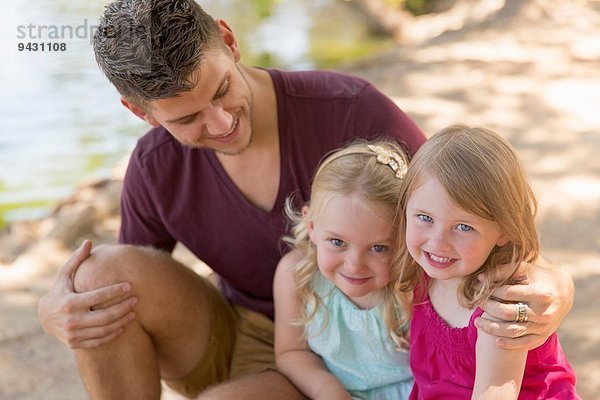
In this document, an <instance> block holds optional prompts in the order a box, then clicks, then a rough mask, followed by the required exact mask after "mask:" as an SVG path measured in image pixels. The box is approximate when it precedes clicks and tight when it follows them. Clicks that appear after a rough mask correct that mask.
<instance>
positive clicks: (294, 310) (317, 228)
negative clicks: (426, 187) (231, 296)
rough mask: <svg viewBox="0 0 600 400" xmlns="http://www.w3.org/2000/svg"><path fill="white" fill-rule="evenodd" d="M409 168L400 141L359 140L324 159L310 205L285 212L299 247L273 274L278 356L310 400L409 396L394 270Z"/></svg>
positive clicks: (292, 240)
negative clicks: (400, 203) (396, 215)
mask: <svg viewBox="0 0 600 400" xmlns="http://www.w3.org/2000/svg"><path fill="white" fill-rule="evenodd" d="M406 166H407V158H406V156H405V153H404V151H403V150H402V149H401V148H400V146H398V144H396V143H395V142H392V141H377V142H370V143H367V142H364V141H360V142H356V143H353V144H351V145H349V146H347V147H345V148H343V149H341V150H339V151H337V152H335V153H333V154H332V155H331V156H329V157H328V158H327V159H325V160H324V161H323V163H322V164H321V166H320V167H319V169H318V170H317V172H316V174H315V177H314V180H313V184H312V191H311V201H310V204H309V205H306V206H304V207H303V208H302V211H301V213H293V212H292V213H289V214H291V218H292V221H293V229H292V237H290V238H288V242H289V243H291V244H292V247H293V249H294V250H293V251H292V252H290V253H288V254H287V255H286V256H285V257H284V258H283V259H282V260H281V262H280V264H279V266H278V268H277V272H276V274H275V283H274V297H275V358H276V364H277V368H278V369H279V370H280V372H282V373H283V374H285V375H286V376H287V377H288V378H289V379H290V380H291V381H292V382H293V383H294V384H295V385H296V386H297V387H298V388H299V389H300V390H301V391H302V392H303V393H304V394H305V395H306V396H308V397H309V398H311V399H332V400H344V399H406V398H407V397H408V394H409V393H410V390H411V388H412V376H411V373H410V369H409V368H408V360H407V351H406V344H407V342H406V336H407V330H406V328H407V327H406V326H405V322H406V319H405V318H403V317H402V315H403V314H402V313H401V309H400V306H401V304H402V301H401V299H400V297H399V293H398V292H395V291H394V283H395V281H396V279H397V276H395V275H394V273H393V271H394V270H396V271H397V269H393V268H392V259H393V254H394V248H395V244H396V243H397V238H396V232H397V227H396V226H395V223H394V213H395V208H396V205H397V203H398V194H399V186H400V182H401V180H402V178H403V176H404V173H405V171H406ZM288 204H290V203H289V202H288Z"/></svg>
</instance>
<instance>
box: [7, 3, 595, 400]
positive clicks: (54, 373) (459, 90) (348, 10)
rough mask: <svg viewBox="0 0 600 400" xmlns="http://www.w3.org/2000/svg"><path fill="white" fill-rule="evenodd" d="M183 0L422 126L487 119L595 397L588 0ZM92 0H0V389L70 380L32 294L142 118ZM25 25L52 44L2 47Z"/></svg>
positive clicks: (40, 290) (110, 198)
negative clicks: (106, 62)
mask: <svg viewBox="0 0 600 400" xmlns="http://www.w3.org/2000/svg"><path fill="white" fill-rule="evenodd" d="M198 2H199V3H200V4H201V5H202V6H203V7H204V8H205V9H206V10H207V11H208V12H209V13H210V14H212V15H213V16H214V17H215V18H223V19H225V20H227V21H228V22H229V24H230V26H231V27H232V29H233V30H234V32H235V33H236V35H237V38H238V40H239V41H240V46H241V49H242V61H243V62H245V63H246V64H253V65H261V66H272V67H277V68H282V69H313V68H328V69H336V70H340V71H345V72H349V73H352V74H355V75H359V76H362V77H365V78H367V79H369V80H370V81H372V82H373V83H374V84H375V85H376V86H377V87H378V88H379V89H380V90H382V91H383V92H384V93H386V94H387V95H389V96H390V97H391V98H392V99H393V100H394V101H396V102H397V104H398V105H399V106H400V107H401V108H402V109H403V110H404V111H405V112H407V113H408V114H409V115H410V116H412V117H413V118H414V119H415V120H416V122H417V123H418V124H419V126H421V128H422V129H423V130H424V131H425V132H426V134H427V135H430V134H433V133H434V132H436V131H437V130H439V129H441V128H443V127H445V126H446V125H448V124H451V123H456V122H462V123H467V124H471V125H482V126H487V127H490V128H492V129H494V130H496V131H498V132H499V133H501V134H503V135H505V136H506V137H507V138H508V139H509V140H510V141H511V143H512V144H513V145H514V146H515V147H516V148H517V149H518V151H519V153H520V155H521V157H522V158H523V160H524V161H525V164H526V167H527V169H528V172H529V174H530V176H531V180H532V184H533V186H534V189H535V190H536V193H537V195H538V199H539V202H540V215H539V227H540V233H541V239H542V246H543V254H544V256H545V257H546V258H547V259H548V260H549V261H551V262H552V263H553V264H555V265H559V266H562V267H564V268H566V269H567V270H569V271H570V272H571V274H572V275H573V279H574V281H575V287H576V293H575V303H574V307H573V309H572V311H571V313H570V314H569V316H568V317H567V318H566V319H565V321H564V322H563V324H562V325H561V328H560V330H559V336H560V338H561V341H562V343H563V346H564V347H565V351H566V352H567V355H568V357H569V359H570V361H571V363H572V365H573V366H574V368H575V370H576V373H577V375H578V390H579V392H580V394H581V396H582V398H584V399H600V395H599V394H598V393H600V330H598V325H599V324H600V313H598V310H599V309H600V296H598V295H597V293H598V288H600V157H598V154H600V112H599V110H600V109H599V106H600V1H592V0H440V1H428V0H409V1H403V0H350V1H347V0H198ZM105 4H106V2H105V1H104V0H92V1H86V2H83V1H82V2H76V1H62V0H30V1H25V0H9V1H8V2H5V3H4V4H3V11H2V13H1V14H0V126H1V127H2V129H1V130H0V400H4V399H6V400H8V399H10V400H15V399H45V400H46V399H57V400H58V399H60V400H75V399H85V398H86V396H85V393H84V391H83V387H82V385H81V383H80V381H79V378H78V375H77V370H76V366H75V363H74V360H73V358H72V355H71V353H70V352H69V351H68V350H66V348H64V347H63V346H62V345H61V344H60V343H59V342H58V341H56V340H55V339H53V338H52V337H50V336H48V335H46V334H45V333H44V332H43V330H42V329H41V327H40V326H39V323H38V320H37V302H38V300H39V298H40V296H42V295H43V294H44V293H46V292H47V291H48V289H49V287H50V285H51V283H52V280H53V278H54V274H55V273H56V269H57V268H58V267H59V266H60V265H61V264H62V263H63V262H64V261H65V260H66V258H67V257H68V256H69V254H70V253H71V251H72V250H73V249H74V248H75V247H76V246H77V245H78V244H80V243H81V241H82V240H83V238H91V239H93V240H94V242H95V243H112V242H115V240H116V233H117V231H118V227H119V212H118V197H119V193H120V183H121V181H120V175H121V174H122V171H123V166H124V165H125V164H126V161H127V155H128V153H129V151H130V150H131V149H132V148H133V146H134V145H135V142H136V140H137V139H138V138H139V137H140V136H141V135H142V134H143V133H144V132H145V131H146V129H147V126H146V125H145V124H144V123H143V122H142V121H140V120H138V119H137V118H136V117H134V116H133V115H132V114H131V113H129V112H128V111H127V110H125V109H124V108H123V107H122V106H121V105H120V103H119V96H118V94H117V93H116V91H115V90H114V89H113V88H112V87H111V85H110V84H109V83H108V81H107V80H106V79H105V78H104V77H103V76H102V74H101V72H100V71H99V69H98V68H97V66H96V64H95V60H94V57H93V52H92V48H91V44H90V39H91V35H92V34H93V30H94V26H95V25H96V23H97V18H98V16H99V15H100V14H101V13H102V10H103V8H104V5H105ZM52 33H53V34H54V37H52V36H49V35H51V34H52ZM56 35H58V37H57V36H56ZM29 42H31V43H33V42H37V43H44V42H46V43H47V42H53V43H65V44H66V49H65V51H60V49H59V50H58V51H54V50H53V51H47V50H45V51H40V50H39V49H38V51H28V50H27V49H25V48H24V49H23V51H19V45H22V46H23V47H25V46H26V44H27V43H29ZM176 256H177V257H180V258H181V259H182V260H183V261H185V262H187V263H188V264H190V265H192V266H197V265H198V264H197V260H194V259H193V258H192V257H191V256H190V255H189V253H187V252H186V251H185V249H182V248H178V249H177V251H176ZM167 397H168V395H165V399H166V398H167Z"/></svg>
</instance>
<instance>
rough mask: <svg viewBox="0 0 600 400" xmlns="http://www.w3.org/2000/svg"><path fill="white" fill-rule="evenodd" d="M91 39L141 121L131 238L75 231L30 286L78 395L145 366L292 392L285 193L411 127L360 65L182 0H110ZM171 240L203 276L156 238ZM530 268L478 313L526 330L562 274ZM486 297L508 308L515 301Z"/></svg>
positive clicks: (532, 337) (191, 386)
mask: <svg viewBox="0 0 600 400" xmlns="http://www.w3.org/2000/svg"><path fill="white" fill-rule="evenodd" d="M94 49H95V52H96V58H97V60H98V63H99V65H100V67H101V69H102V70H103V72H104V73H105V75H106V76H107V77H108V79H109V80H110V81H111V83H112V84H113V85H114V86H115V87H116V88H117V90H118V91H119V92H120V94H121V96H122V103H123V105H124V106H125V107H127V108H128V109H129V110H130V111H131V112H133V113H134V114H136V115H137V116H138V117H140V118H142V119H143V120H145V121H147V122H148V123H149V124H150V125H152V126H153V127H154V128H153V129H152V130H150V131H149V132H148V133H147V134H146V135H145V136H144V137H143V138H142V139H140V141H139V143H138V145H137V147H136V149H135V151H134V153H133V155H132V158H131V160H130V164H129V167H128V170H127V174H126V177H125V182H124V189H123V195H122V219H123V221H122V227H121V233H120V242H121V243H123V244H130V245H136V246H124V245H121V246H109V247H101V248H98V249H96V250H95V251H94V253H93V254H92V255H91V256H90V251H91V244H90V243H89V242H86V243H84V245H83V246H82V247H81V248H80V249H79V250H78V251H77V252H76V253H75V254H74V255H73V257H71V259H70V260H69V261H67V263H66V264H65V265H64V266H63V267H62V268H61V270H60V271H59V273H58V276H57V279H56V282H55V285H54V287H53V288H52V289H51V291H50V292H49V293H48V294H47V295H46V296H45V297H44V298H43V299H42V300H41V301H40V306H39V312H40V319H41V321H42V325H43V326H44V329H45V330H46V331H47V332H49V333H51V334H53V335H54V336H56V337H57V338H58V339H59V340H61V341H62V342H64V343H65V344H67V345H69V346H70V347H71V348H73V349H74V351H75V354H76V357H77V361H78V365H79V368H80V372H81V376H82V379H83V381H84V383H85V386H86V389H87V390H88V392H89V394H90V396H91V397H92V398H94V399H158V398H159V397H160V380H161V379H164V380H165V381H166V382H167V384H169V385H170V386H171V387H173V388H174V389H175V390H177V391H179V392H180V393H182V394H184V395H186V396H188V397H191V398H193V397H196V396H198V395H200V398H219V399H246V398H248V399H271V398H273V399H295V398H303V396H302V395H301V394H300V393H299V392H298V391H297V390H296V389H295V388H294V387H293V385H291V383H290V382H289V381H287V380H286V379H285V378H284V377H283V376H282V375H280V374H279V373H278V372H276V371H275V369H274V363H273V348H272V340H273V322H272V318H273V299H272V287H271V286H272V282H273V273H274V270H275V266H276V264H277V262H278V260H279V258H280V257H281V256H282V255H283V254H284V253H285V252H286V248H285V247H284V246H283V245H282V244H281V241H280V238H281V236H282V235H283V234H284V233H285V232H286V229H287V226H286V221H285V217H284V213H283V205H284V201H285V199H286V197H287V196H289V195H292V194H294V195H295V199H296V201H299V202H305V201H308V200H309V199H308V194H309V192H310V191H309V188H310V183H311V182H310V181H311V177H312V175H313V172H314V170H315V167H316V166H317V164H318V163H319V161H320V159H321V158H322V157H323V156H324V155H325V154H326V153H328V152H329V151H331V150H333V149H335V148H338V147H340V146H341V145H343V144H344V143H346V142H348V141H350V140H352V139H354V138H356V137H363V138H373V137H376V136H392V137H394V138H396V139H397V140H398V141H399V142H401V143H402V144H403V145H404V146H406V148H407V150H408V151H409V152H410V153H414V152H415V151H416V149H417V148H418V147H419V145H420V144H421V143H422V142H423V141H424V136H423V134H422V133H421V131H420V130H419V129H418V128H417V127H416V125H415V124H414V123H413V122H412V121H411V120H410V119H409V118H408V117H407V116H406V115H405V114H404V113H403V112H402V111H400V110H399V109H398V108H397V107H396V106H395V105H394V104H393V103H392V102H391V101H390V100H389V99H388V98H386V97H385V96H383V95H382V94H381V93H380V92H378V91H377V90H376V89H375V88H374V87H373V86H372V85H370V84H369V83H367V82H365V81H363V80H361V79H357V78H353V77H349V76H345V75H341V74H335V73H327V72H294V73H286V72H282V71H278V70H265V69H259V68H253V67H248V66H246V65H243V64H242V63H240V51H239V48H238V45H237V42H236V38H235V35H234V34H233V32H232V31H231V29H230V28H229V26H228V25H227V23H226V22H224V21H221V20H217V21H215V20H214V19H213V18H212V17H210V16H209V15H207V14H205V13H204V11H203V10H202V9H201V8H200V7H199V6H198V5H197V4H196V3H194V2H193V0H179V1H175V0H170V1H169V0H155V1H142V0H117V1H115V2H113V3H111V4H110V5H109V6H108V7H107V9H106V11H105V13H104V16H103V18H102V19H101V23H100V26H99V27H98V30H97V34H96V36H95V38H94ZM349 218H351V216H349ZM176 242H181V243H183V244H184V245H185V246H186V247H188V248H189V249H190V250H191V251H192V252H194V253H195V254H196V255H197V256H198V257H199V258H200V259H202V260H203V261H205V262H206V263H207V264H208V265H209V266H211V267H212V268H213V270H215V272H216V273H217V274H218V275H219V277H220V285H219V289H216V288H215V287H214V286H212V285H211V284H210V283H209V282H208V281H206V280H204V279H203V278H201V277H199V276H198V275H196V274H195V273H194V272H192V271H191V270H189V269H187V268H185V267H184V266H182V265H180V264H179V263H177V262H176V261H174V260H173V259H172V258H171V257H170V256H169V255H168V252H170V251H172V250H173V247H174V246H175V244H176ZM143 246H152V247H153V248H156V249H161V250H164V251H159V250H156V249H153V248H151V247H143ZM537 269H538V270H539V271H540V272H539V274H538V276H536V277H535V282H533V283H531V284H529V285H518V286H517V285H515V286H512V287H505V288H503V289H502V290H500V291H499V292H498V293H496V294H497V295H498V296H499V297H502V298H504V299H508V300H513V299H518V300H520V301H523V302H525V303H527V304H528V306H529V308H528V309H527V310H528V312H529V314H528V317H529V321H530V322H529V323H528V324H525V323H511V322H506V323H499V322H491V321H485V320H482V321H480V322H481V323H482V324H483V329H485V330H486V331H487V332H489V333H491V334H495V335H498V336H501V337H503V338H501V339H499V341H500V340H501V341H503V343H504V345H505V346H508V347H510V346H527V347H533V346H535V345H539V344H541V343H542V342H543V341H544V339H545V337H547V336H548V335H549V334H550V333H551V332H552V331H554V330H555V329H556V327H557V326H558V324H559V323H560V321H561V320H562V318H563V317H564V315H565V314H566V313H567V312H568V310H569V308H570V306H571V301H572V295H573V293H572V292H573V287H572V281H571V279H570V277H568V275H566V273H564V272H563V271H561V270H558V269H553V268H551V267H545V266H539V268H537ZM547 293H553V296H549V295H547ZM486 310H487V311H488V312H489V313H490V314H492V315H494V316H496V317H498V318H501V319H504V320H509V321H510V320H516V317H515V307H514V305H505V304H501V303H497V302H490V303H489V304H488V305H487V306H486ZM357 362H359V361H358V360H357ZM223 382H224V383H223ZM218 383H221V384H220V385H216V384H218ZM209 386H214V387H213V388H210V389H208V390H206V388H208V387H209Z"/></svg>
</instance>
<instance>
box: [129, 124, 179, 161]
mask: <svg viewBox="0 0 600 400" xmlns="http://www.w3.org/2000/svg"><path fill="white" fill-rule="evenodd" d="M174 141H175V139H174V138H173V136H172V135H171V134H170V133H169V132H168V131H167V130H166V129H165V128H163V127H162V126H158V127H154V128H152V129H150V130H149V131H148V132H146V133H145V134H144V135H143V136H142V137H141V138H140V139H139V140H138V142H137V144H136V146H135V149H134V150H133V156H134V157H135V158H136V159H137V160H139V161H140V162H142V163H144V161H145V160H147V159H148V157H151V156H152V155H153V154H155V152H156V151H157V150H158V149H160V148H162V147H164V146H172V145H173V142H174ZM172 147H173V148H178V147H182V146H172Z"/></svg>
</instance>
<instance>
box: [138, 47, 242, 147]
mask: <svg viewBox="0 0 600 400" xmlns="http://www.w3.org/2000/svg"><path fill="white" fill-rule="evenodd" d="M197 75H198V76H197V80H198V82H197V84H196V86H195V87H194V88H193V89H192V90H191V91H189V92H183V93H180V94H179V95H178V96H176V97H170V98H167V99H160V100H154V101H151V102H150V109H149V112H150V114H151V116H152V118H154V119H155V120H156V122H158V123H159V124H160V125H162V126H163V127H165V128H166V129H167V130H168V131H169V132H170V133H171V134H172V135H173V136H174V137H175V138H176V139H177V140H179V141H180V142H181V143H182V144H184V145H186V146H190V147H196V148H208V149H212V150H214V151H216V152H219V153H222V154H227V155H236V154H240V153H241V152H243V151H244V150H245V149H247V148H248V147H249V146H250V143H251V139H252V119H251V115H252V93H251V91H250V87H249V86H248V83H247V81H246V79H245V77H244V75H243V73H242V71H240V69H239V68H238V67H237V64H236V63H235V60H234V59H233V58H232V57H231V55H229V54H228V53H226V52H225V51H224V50H223V49H222V48H219V47H217V48H215V49H213V50H210V51H207V52H206V53H205V55H204V57H203V60H202V62H201V64H200V69H199V73H198V74H197Z"/></svg>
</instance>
